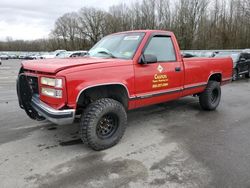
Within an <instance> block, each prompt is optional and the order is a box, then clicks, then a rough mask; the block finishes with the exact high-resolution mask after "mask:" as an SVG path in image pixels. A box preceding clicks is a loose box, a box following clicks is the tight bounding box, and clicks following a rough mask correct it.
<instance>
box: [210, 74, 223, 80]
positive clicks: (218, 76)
mask: <svg viewBox="0 0 250 188" xmlns="http://www.w3.org/2000/svg"><path fill="white" fill-rule="evenodd" d="M221 77H222V76H221V74H220V73H216V74H213V75H211V76H210V78H209V81H216V82H221Z"/></svg>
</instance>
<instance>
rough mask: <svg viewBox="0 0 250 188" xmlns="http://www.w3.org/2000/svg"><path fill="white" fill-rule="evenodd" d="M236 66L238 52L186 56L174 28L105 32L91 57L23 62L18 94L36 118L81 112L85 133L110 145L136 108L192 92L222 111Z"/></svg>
mask: <svg viewBox="0 0 250 188" xmlns="http://www.w3.org/2000/svg"><path fill="white" fill-rule="evenodd" d="M232 67H233V62H232V59H231V58H182V56H181V53H180V49H179V45H178V43H177V40H176V38H175V35H174V34H173V33H172V32H168V31H155V30H143V31H130V32H122V33H116V34H112V35H109V36H107V37H104V38H103V39H102V40H100V41H99V42H98V43H97V44H96V45H95V46H94V47H93V48H92V49H91V50H90V51H89V52H88V56H86V57H84V58H71V59H53V60H51V59H47V60H34V61H27V62H23V63H22V67H21V69H20V72H19V76H18V80H17V93H18V99H19V104H20V107H21V108H22V109H24V110H25V112H26V113H27V115H28V116H29V117H30V118H31V119H34V120H38V121H39V120H44V119H47V120H49V121H51V122H53V123H55V124H59V125H61V124H71V123H73V122H74V120H75V118H76V117H79V116H81V120H80V130H79V133H80V137H81V139H82V140H83V142H84V143H86V144H88V145H89V146H90V147H91V148H93V149H94V150H103V149H107V148H109V147H112V146H114V145H115V144H117V143H118V142H119V140H120V139H121V138H122V136H123V134H124V132H125V129H126V123H127V111H128V110H132V109H135V108H140V107H145V106H148V105H152V104H157V103H164V102H166V101H171V100H176V99H179V98H181V97H185V96H189V95H192V96H199V102H200V105H201V108H202V109H204V110H215V109H216V108H217V107H218V105H219V103H220V99H221V86H222V85H224V84H226V83H229V82H231V77H232ZM145 139H147V138H145Z"/></svg>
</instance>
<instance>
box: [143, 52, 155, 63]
mask: <svg viewBox="0 0 250 188" xmlns="http://www.w3.org/2000/svg"><path fill="white" fill-rule="evenodd" d="M151 63H157V57H156V56H155V55H150V54H142V55H141V57H140V60H139V64H151Z"/></svg>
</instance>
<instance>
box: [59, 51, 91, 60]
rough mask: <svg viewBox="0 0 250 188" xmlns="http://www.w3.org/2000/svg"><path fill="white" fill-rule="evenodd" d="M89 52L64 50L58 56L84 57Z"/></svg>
mask: <svg viewBox="0 0 250 188" xmlns="http://www.w3.org/2000/svg"><path fill="white" fill-rule="evenodd" d="M87 54H88V51H67V52H62V53H60V54H59V55H58V56H56V58H71V57H83V56H85V55H87Z"/></svg>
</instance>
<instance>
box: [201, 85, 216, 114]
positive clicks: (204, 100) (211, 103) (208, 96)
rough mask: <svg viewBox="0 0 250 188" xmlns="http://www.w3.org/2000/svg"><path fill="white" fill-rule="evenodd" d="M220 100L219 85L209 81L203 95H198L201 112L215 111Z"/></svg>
mask: <svg viewBox="0 0 250 188" xmlns="http://www.w3.org/2000/svg"><path fill="white" fill-rule="evenodd" d="M220 99H221V88H220V83H219V82H216V81H209V82H208V85H207V87H206V89H205V91H204V92H203V93H201V94H200V97H199V101H200V105H201V108H202V109H203V110H209V111H212V110H215V109H216V108H217V107H218V105H219V103H220Z"/></svg>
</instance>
